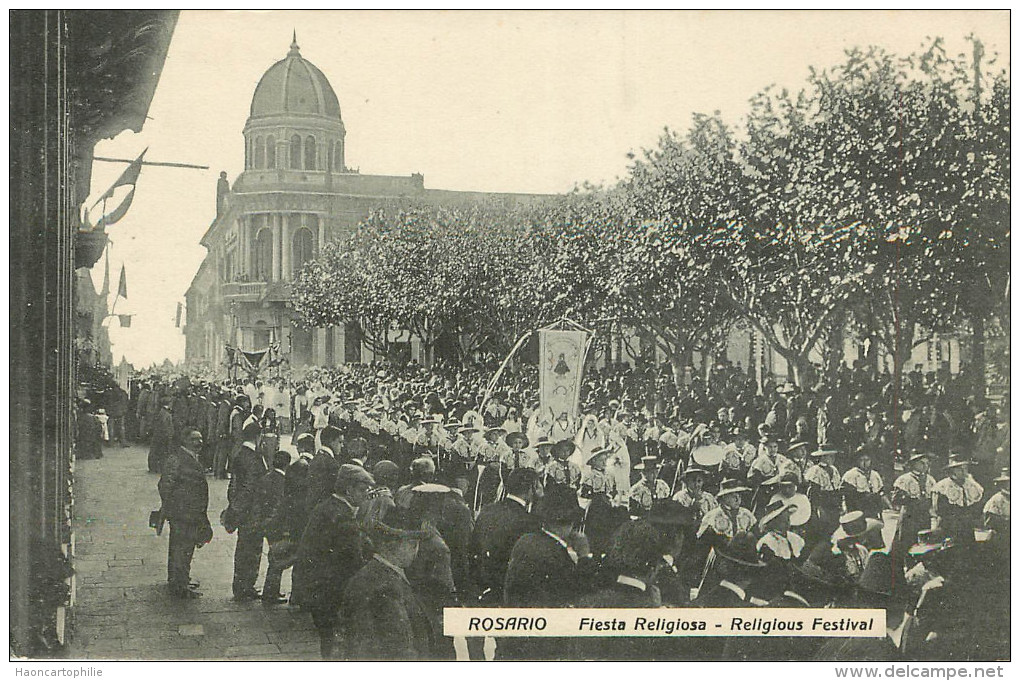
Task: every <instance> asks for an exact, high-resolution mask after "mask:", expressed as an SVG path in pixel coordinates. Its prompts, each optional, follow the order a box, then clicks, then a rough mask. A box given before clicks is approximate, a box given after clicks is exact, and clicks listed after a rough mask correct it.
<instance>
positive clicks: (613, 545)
mask: <svg viewBox="0 0 1020 681" xmlns="http://www.w3.org/2000/svg"><path fill="white" fill-rule="evenodd" d="M492 376H493V367H491V366H485V365H481V366H475V367H471V368H466V369H465V368H461V367H444V366H437V367H432V368H426V367H422V366H419V365H416V364H414V363H412V364H409V365H407V366H403V367H395V366H389V365H383V364H349V365H343V366H339V367H332V368H317V369H311V370H308V371H305V372H304V373H303V374H302V375H300V376H298V375H282V376H277V377H272V378H266V379H265V380H259V379H258V378H257V377H251V378H249V379H244V380H240V381H223V382H209V381H191V380H189V379H188V378H187V377H184V376H177V377H168V376H163V377H161V376H158V375H151V376H148V377H144V378H142V379H141V380H138V381H136V382H135V384H134V385H133V387H132V391H131V398H130V407H129V409H128V413H129V416H131V417H132V421H133V426H132V430H133V431H134V434H135V435H136V436H137V437H138V438H140V439H142V440H143V441H147V442H148V443H149V447H150V454H149V460H148V464H149V469H150V470H151V471H153V472H159V473H161V479H160V483H159V489H160V494H161V497H162V499H163V513H164V515H165V517H166V518H167V519H168V520H169V523H170V549H169V567H168V580H169V583H170V588H171V593H172V594H173V595H174V596H176V597H179V598H195V597H197V596H198V591H197V589H196V588H194V586H193V584H192V583H191V580H190V573H189V569H190V563H191V556H192V553H193V551H194V549H195V547H196V546H198V545H201V544H202V543H203V542H206V541H208V540H209V539H211V536H212V531H211V527H210V521H209V519H208V517H207V510H206V509H207V506H208V483H207V482H206V480H207V476H216V477H229V480H230V482H229V486H228V491H227V498H228V507H227V509H226V510H225V511H224V513H223V514H222V515H221V517H220V519H219V521H220V522H221V523H222V524H223V525H224V526H225V527H226V528H227V530H228V531H229V532H231V533H236V536H237V543H236V547H235V553H234V580H233V596H234V598H237V599H241V600H244V599H256V598H261V599H262V602H263V603H264V604H265V605H266V606H269V607H272V606H274V605H277V604H281V603H285V602H287V601H288V600H289V601H290V602H291V603H292V604H296V605H299V606H301V607H302V608H303V609H306V610H308V611H309V612H310V614H311V617H312V619H313V621H314V623H315V626H316V629H317V631H318V632H319V635H320V641H321V650H322V656H323V658H324V659H392V658H413V659H452V658H453V657H454V645H453V641H452V639H451V638H450V637H447V636H444V634H443V627H442V621H443V618H442V613H443V608H444V607H452V606H459V607H493V606H501V605H502V606H515V607H659V606H668V607H680V608H697V607H757V606H770V607H826V606H833V605H835V606H840V607H875V608H884V609H885V610H886V613H887V623H888V632H887V636H886V637H885V638H883V639H838V638H837V639H822V638H818V639H803V638H798V639H782V638H775V637H770V638H768V639H760V638H752V639H744V638H735V639H722V638H718V639H713V638H699V637H666V638H620V639H601V638H576V639H555V638H537V637H536V638H499V639H497V640H496V647H495V655H496V657H497V658H498V659H678V660H685V659H709V660H711V659H736V660H747V659H749V660H758V659H831V660H840V659H851V660H867V659H883V660H884V659H996V658H1001V657H1006V656H1008V654H1009V642H1008V641H1009V638H1008V634H1009V627H1008V622H1009V610H1008V607H1009V605H1008V599H1006V598H1003V596H1004V594H1007V593H1008V588H1009V562H1008V557H1009V539H1010V535H1009V494H1010V492H1009V489H1010V486H1009V471H1008V465H1009V424H1008V396H1006V397H1004V399H1003V401H1002V402H1001V404H992V403H989V402H988V401H986V400H985V399H984V398H983V396H977V397H975V396H974V395H971V394H968V392H969V391H968V389H967V383H966V382H965V381H962V380H961V379H959V378H955V377H952V376H949V375H948V373H943V372H937V373H931V374H928V375H924V374H922V373H921V372H920V371H915V372H912V373H910V374H908V375H906V376H904V377H903V380H902V381H901V383H900V385H899V386H894V385H893V380H892V378H891V377H890V376H888V375H879V374H876V373H875V372H874V371H872V370H869V369H867V368H865V367H863V366H856V367H854V368H849V367H841V368H840V369H839V370H837V371H835V372H832V373H830V375H829V376H828V377H826V378H825V379H822V380H819V381H818V382H817V383H816V384H815V385H813V386H811V387H809V388H804V389H802V388H798V387H796V386H793V385H791V384H788V383H777V382H775V381H772V380H766V381H765V382H764V384H762V385H760V386H759V385H758V384H757V383H756V381H755V380H754V379H753V378H752V377H750V376H748V374H747V373H746V372H744V371H742V370H741V368H740V367H739V366H732V365H729V364H727V363H724V364H722V365H719V366H718V367H715V368H714V370H713V371H712V372H711V374H710V376H709V378H708V379H707V380H701V379H699V378H697V377H695V378H694V379H693V380H690V381H689V382H688V383H687V385H686V386H685V387H683V388H677V387H676V384H675V381H674V379H673V375H672V374H671V372H670V371H669V370H668V367H662V368H660V367H655V366H649V367H645V368H641V369H638V368H633V367H630V366H628V365H614V366H611V367H607V368H603V369H594V368H592V369H589V370H588V371H587V372H586V375H585V379H584V387H583V391H582V398H581V403H580V409H579V412H578V414H577V415H576V416H572V415H569V414H559V415H557V414H552V413H545V412H543V410H542V409H541V406H540V404H539V402H538V400H537V390H536V386H537V377H536V375H535V369H534V367H529V366H527V365H524V366H521V367H517V368H512V369H509V370H507V371H505V372H504V373H503V375H502V376H501V377H500V380H499V381H498V382H497V383H496V385H495V386H492V385H490V379H492ZM1000 409H1001V411H1000ZM292 449H293V450H296V451H295V452H294V453H292V452H291V450H292ZM265 545H268V567H267V574H266V578H265V581H264V583H263V585H262V589H261V592H260V591H259V590H257V589H256V581H257V579H258V574H259V567H260V562H261V560H262V556H263V548H264V546H265ZM286 570H292V576H291V580H292V585H293V588H292V592H291V594H290V595H289V597H288V596H286V595H284V594H282V593H281V592H280V585H281V579H282V575H283V573H284V572H285V571H286ZM483 645H484V641H483V640H482V639H471V638H469V639H468V640H467V648H468V651H469V654H470V657H471V658H472V659H482V658H483V657H484V652H483Z"/></svg>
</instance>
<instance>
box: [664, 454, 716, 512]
mask: <svg viewBox="0 0 1020 681" xmlns="http://www.w3.org/2000/svg"><path fill="white" fill-rule="evenodd" d="M707 476H708V471H706V470H704V469H702V468H698V467H696V466H691V467H689V468H688V469H687V470H685V471H684V474H683V486H682V487H681V488H680V491H678V492H677V493H676V494H674V495H673V501H676V502H679V503H680V505H681V506H683V507H684V508H688V509H691V512H692V514H693V517H694V520H695V524H696V525H701V519H702V518H704V517H705V516H706V515H707V514H708V513H710V512H711V511H713V510H715V509H716V508H718V507H719V502H718V501H716V500H715V497H713V496H712V495H711V494H709V493H708V492H706V491H705V478H706V477H707Z"/></svg>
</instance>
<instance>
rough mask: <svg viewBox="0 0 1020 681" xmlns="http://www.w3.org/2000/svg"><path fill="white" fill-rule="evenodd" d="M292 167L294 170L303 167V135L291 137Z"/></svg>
mask: <svg viewBox="0 0 1020 681" xmlns="http://www.w3.org/2000/svg"><path fill="white" fill-rule="evenodd" d="M290 167H291V168H293V169H294V170H300V168H301V135H294V136H292V137H291V138H290Z"/></svg>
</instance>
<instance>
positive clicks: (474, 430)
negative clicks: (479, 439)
mask: <svg viewBox="0 0 1020 681" xmlns="http://www.w3.org/2000/svg"><path fill="white" fill-rule="evenodd" d="M477 432H478V429H477V428H475V427H474V426H467V427H466V428H459V429H458V430H457V433H458V434H459V435H468V434H469V433H477Z"/></svg>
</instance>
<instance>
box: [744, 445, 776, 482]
mask: <svg viewBox="0 0 1020 681" xmlns="http://www.w3.org/2000/svg"><path fill="white" fill-rule="evenodd" d="M778 454H779V441H778V440H776V439H775V438H774V437H773V436H772V435H771V434H769V433H767V432H766V434H765V435H763V436H762V438H761V444H760V445H759V447H758V456H757V457H755V459H754V461H752V462H751V466H750V468H748V470H747V482H748V484H749V485H750V486H751V487H752V488H753V489H757V488H758V487H759V486H761V484H762V483H763V482H765V481H766V480H768V479H769V478H772V477H775V475H776V474H777V473H778V472H779V467H778V466H777V465H776V457H777V456H778Z"/></svg>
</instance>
